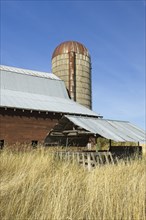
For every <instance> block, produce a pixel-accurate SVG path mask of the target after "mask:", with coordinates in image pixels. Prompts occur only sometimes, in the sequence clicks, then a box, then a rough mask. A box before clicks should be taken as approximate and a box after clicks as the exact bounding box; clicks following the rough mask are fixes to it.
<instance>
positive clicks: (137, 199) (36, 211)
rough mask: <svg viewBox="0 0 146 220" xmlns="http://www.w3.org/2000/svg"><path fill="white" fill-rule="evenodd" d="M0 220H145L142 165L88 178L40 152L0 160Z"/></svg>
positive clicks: (111, 168)
mask: <svg viewBox="0 0 146 220" xmlns="http://www.w3.org/2000/svg"><path fill="white" fill-rule="evenodd" d="M0 159H1V162H0V163H1V164H0V174H1V185H0V190H1V193H0V197H1V198H0V201H1V206H0V214H1V219H2V220H4V219H5V220H27V219H31V220H79V219H80V220H144V219H145V177H146V176H145V163H144V160H136V161H131V162H129V163H128V164H124V163H122V162H121V163H119V164H118V165H106V166H101V167H97V168H96V169H94V170H93V171H91V172H88V171H86V170H84V169H83V168H82V167H79V166H78V165H73V164H70V163H68V162H60V161H55V160H54V159H53V158H52V156H50V154H49V153H47V152H44V151H43V150H35V151H32V152H11V151H6V150H4V151H2V152H1V154H0Z"/></svg>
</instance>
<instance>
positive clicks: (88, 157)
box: [87, 153, 91, 171]
mask: <svg viewBox="0 0 146 220" xmlns="http://www.w3.org/2000/svg"><path fill="white" fill-rule="evenodd" d="M87 162H88V170H89V171H90V170H91V158H90V153H87Z"/></svg>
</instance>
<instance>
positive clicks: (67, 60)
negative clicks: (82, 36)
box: [52, 41, 92, 109]
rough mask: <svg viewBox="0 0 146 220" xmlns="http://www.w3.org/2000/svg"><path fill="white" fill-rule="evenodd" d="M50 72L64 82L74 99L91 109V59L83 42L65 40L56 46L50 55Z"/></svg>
mask: <svg viewBox="0 0 146 220" xmlns="http://www.w3.org/2000/svg"><path fill="white" fill-rule="evenodd" d="M52 72H53V73H54V74H55V75H57V76H58V77H59V78H61V79H62V80H63V81H64V82H65V85H66V87H67V89H68V91H69V95H70V97H71V98H72V99H73V100H74V101H77V102H78V103H80V104H82V105H84V106H86V107H87V108H90V109H92V97H91V96H92V94H91V59H90V55H89V52H88V50H87V48H86V47H85V46H84V45H83V44H81V43H79V42H77V41H66V42H63V43H61V44H60V45H59V46H57V47H56V49H55V50H54V52H53V55H52Z"/></svg>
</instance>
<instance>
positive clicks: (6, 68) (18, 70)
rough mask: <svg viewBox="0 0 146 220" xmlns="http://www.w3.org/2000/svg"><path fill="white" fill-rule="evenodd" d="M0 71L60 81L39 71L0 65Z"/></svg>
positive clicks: (54, 76)
mask: <svg viewBox="0 0 146 220" xmlns="http://www.w3.org/2000/svg"><path fill="white" fill-rule="evenodd" d="M0 70H4V71H8V72H15V73H20V74H25V75H31V76H36V77H43V78H48V79H55V80H61V79H60V78H59V77H57V76H56V75H55V74H53V73H47V72H40V71H35V70H28V69H21V68H16V67H10V66H4V65H0Z"/></svg>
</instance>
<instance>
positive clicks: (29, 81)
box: [0, 66, 145, 147]
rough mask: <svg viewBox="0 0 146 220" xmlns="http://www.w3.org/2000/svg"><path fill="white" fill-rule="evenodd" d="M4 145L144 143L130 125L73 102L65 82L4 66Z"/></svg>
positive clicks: (0, 86) (0, 115)
mask: <svg viewBox="0 0 146 220" xmlns="http://www.w3.org/2000/svg"><path fill="white" fill-rule="evenodd" d="M0 79H1V80H0V144H1V147H2V146H4V144H5V143H9V144H14V143H16V142H19V143H22V144H23V143H31V144H32V145H34V144H37V143H46V144H51V143H54V142H56V141H57V143H60V144H66V141H69V140H70V144H72V145H73V144H75V145H78V144H79V143H80V145H84V146H85V145H86V144H87V143H88V141H89V139H91V138H95V137H96V138H98V137H105V138H107V139H109V140H114V141H117V142H118V141H121V142H124V141H131V142H144V140H145V132H144V131H143V130H141V129H140V128H138V127H136V126H135V125H132V124H131V123H130V122H123V121H117V120H106V119H103V117H102V116H101V115H100V114H97V113H95V112H93V111H92V110H90V109H89V108H87V107H84V106H83V105H81V104H78V103H77V102H75V101H73V100H71V99H70V97H69V95H68V92H67V89H66V86H65V84H64V81H62V80H61V79H60V78H59V77H57V76H56V75H54V74H52V73H46V72H38V71H33V70H27V69H20V68H15V67H9V66H0Z"/></svg>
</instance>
